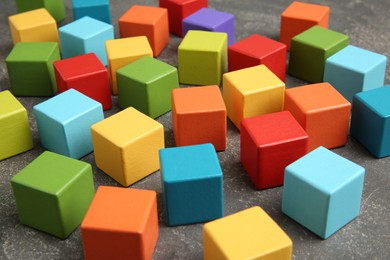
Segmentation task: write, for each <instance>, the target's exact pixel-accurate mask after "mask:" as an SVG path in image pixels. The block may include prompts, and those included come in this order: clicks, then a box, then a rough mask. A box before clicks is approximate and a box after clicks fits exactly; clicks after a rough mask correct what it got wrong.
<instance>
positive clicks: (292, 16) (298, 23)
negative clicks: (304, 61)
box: [280, 1, 330, 50]
mask: <svg viewBox="0 0 390 260" xmlns="http://www.w3.org/2000/svg"><path fill="white" fill-rule="evenodd" d="M329 15H330V8H329V7H328V6H324V5H318V4H310V3H303V2H297V1H294V2H292V3H291V4H290V5H289V6H288V7H287V8H286V9H285V10H284V11H283V13H282V15H281V19H280V41H281V42H282V43H284V44H286V45H287V50H289V49H290V44H291V39H292V38H293V37H295V36H296V35H298V34H300V33H302V32H304V31H306V30H307V29H309V28H311V27H312V26H315V25H319V26H321V27H324V28H328V23H329Z"/></svg>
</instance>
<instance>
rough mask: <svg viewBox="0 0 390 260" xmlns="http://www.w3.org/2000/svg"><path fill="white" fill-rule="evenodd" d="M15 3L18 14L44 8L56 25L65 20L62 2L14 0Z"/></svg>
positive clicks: (53, 0) (61, 0)
mask: <svg viewBox="0 0 390 260" xmlns="http://www.w3.org/2000/svg"><path fill="white" fill-rule="evenodd" d="M15 2H16V10H17V11H18V13H22V12H26V11H30V10H34V9H38V8H46V10H47V11H48V12H49V13H50V14H51V16H53V18H54V19H55V20H56V22H57V23H58V22H60V21H62V20H63V19H64V18H65V5H64V0H15Z"/></svg>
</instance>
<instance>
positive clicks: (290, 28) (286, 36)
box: [280, 14, 327, 50]
mask: <svg viewBox="0 0 390 260" xmlns="http://www.w3.org/2000/svg"><path fill="white" fill-rule="evenodd" d="M314 25H317V22H315V21H308V20H299V19H295V18H291V17H286V16H284V15H283V14H282V16H281V22H280V42H282V43H284V44H286V46H287V50H290V49H291V39H292V38H294V37H295V36H296V35H298V34H300V33H302V32H304V31H306V30H307V29H309V28H310V27H312V26H314ZM324 27H325V26H324ZM326 27H327V26H326Z"/></svg>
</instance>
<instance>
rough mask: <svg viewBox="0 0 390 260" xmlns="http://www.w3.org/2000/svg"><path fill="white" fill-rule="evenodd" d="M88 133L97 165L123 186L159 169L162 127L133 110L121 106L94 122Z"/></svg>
mask: <svg viewBox="0 0 390 260" xmlns="http://www.w3.org/2000/svg"><path fill="white" fill-rule="evenodd" d="M134 126H137V127H134ZM91 132H92V142H93V148H94V155H95V162H96V165H97V167H99V168H100V169H101V170H102V171H103V172H105V173H106V174H107V175H109V176H110V177H111V178H113V179H114V180H116V181H117V182H119V183H120V184H122V185H123V186H129V185H131V184H133V183H135V182H137V181H139V180H141V179H143V178H145V177H146V176H148V175H150V174H152V173H153V172H155V171H157V170H158V169H160V164H159V158H158V150H159V149H161V148H164V128H163V126H162V125H161V124H160V123H159V122H157V121H155V120H153V119H152V118H150V117H148V116H146V115H144V114H142V113H141V112H139V111H137V110H136V109H134V108H132V107H130V108H127V109H124V110H122V111H121V112H118V113H116V114H115V115H113V116H110V117H108V118H106V119H104V120H103V121H101V122H99V123H96V124H95V125H93V126H92V127H91Z"/></svg>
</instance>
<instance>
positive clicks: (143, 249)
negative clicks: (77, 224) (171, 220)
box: [81, 186, 159, 260]
mask: <svg viewBox="0 0 390 260" xmlns="http://www.w3.org/2000/svg"><path fill="white" fill-rule="evenodd" d="M158 230H159V228H158V212H157V196H156V192H155V191H151V190H139V189H132V188H130V189H126V188H119V187H109V186H100V187H99V188H98V190H97V191H96V195H95V197H94V198H93V200H92V203H91V206H90V207H89V209H88V212H87V214H86V215H85V217H84V220H83V222H82V223H81V237H82V240H83V248H84V257H85V259H86V260H88V259H145V260H146V259H152V256H153V252H154V248H155V246H156V243H157V239H158Z"/></svg>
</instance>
